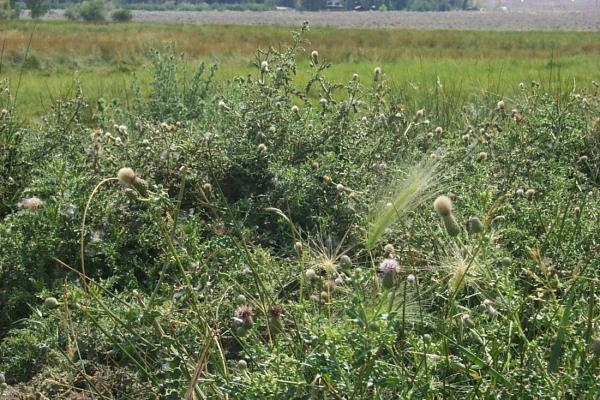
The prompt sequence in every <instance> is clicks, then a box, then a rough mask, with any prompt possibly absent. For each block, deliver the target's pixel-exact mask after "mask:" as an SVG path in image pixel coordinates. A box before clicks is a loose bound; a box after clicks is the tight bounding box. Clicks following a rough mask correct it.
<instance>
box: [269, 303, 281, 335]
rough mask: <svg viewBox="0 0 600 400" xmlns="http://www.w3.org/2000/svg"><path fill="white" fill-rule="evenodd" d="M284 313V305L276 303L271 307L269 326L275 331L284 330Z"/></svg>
mask: <svg viewBox="0 0 600 400" xmlns="http://www.w3.org/2000/svg"><path fill="white" fill-rule="evenodd" d="M282 314H283V307H282V306H281V305H279V304H274V305H272V306H271V307H269V328H270V329H271V332H273V333H279V332H281V331H283V323H282V321H281V315H282Z"/></svg>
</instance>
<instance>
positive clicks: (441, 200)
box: [433, 196, 460, 237]
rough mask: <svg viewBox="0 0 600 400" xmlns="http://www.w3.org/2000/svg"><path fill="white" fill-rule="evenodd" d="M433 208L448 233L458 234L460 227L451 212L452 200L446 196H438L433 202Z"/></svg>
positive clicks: (451, 234)
mask: <svg viewBox="0 0 600 400" xmlns="http://www.w3.org/2000/svg"><path fill="white" fill-rule="evenodd" d="M433 208H434V209H435V211H436V212H437V213H438V215H439V216H440V217H441V218H442V221H443V222H444V226H445V227H446V232H448V235H450V236H452V237H454V236H458V234H459V233H460V227H459V226H458V223H457V222H456V219H455V218H454V215H453V214H452V200H450V198H449V197H448V196H438V198H436V199H435V201H434V202H433Z"/></svg>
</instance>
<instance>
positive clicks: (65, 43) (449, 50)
mask: <svg viewBox="0 0 600 400" xmlns="http://www.w3.org/2000/svg"><path fill="white" fill-rule="evenodd" d="M0 32H1V33H2V45H3V46H4V51H3V74H4V75H7V76H9V78H10V80H11V82H13V85H14V84H15V82H18V80H19V76H20V75H21V71H23V79H22V80H21V87H20V90H19V96H18V101H19V104H20V105H22V106H26V107H27V108H28V109H29V110H30V111H31V112H32V115H37V116H39V115H41V114H42V113H43V112H44V110H45V109H46V107H47V103H48V101H47V100H48V99H50V98H57V97H60V96H61V95H66V94H69V93H72V89H73V87H74V86H73V81H74V78H77V79H78V80H79V82H80V83H81V85H82V86H83V87H84V89H85V92H86V93H87V94H88V95H89V96H90V97H92V98H96V97H98V96H100V95H102V96H104V97H105V98H113V97H119V98H121V97H126V96H127V91H129V90H130V86H131V85H130V82H131V80H132V76H133V73H135V74H137V76H138V79H139V80H140V82H142V83H146V82H147V81H148V79H149V76H150V75H149V73H148V69H147V65H148V61H149V60H148V57H147V54H148V51H149V50H150V49H151V48H159V49H160V48H164V47H165V46H167V45H173V46H174V48H175V49H176V52H178V53H179V52H180V53H184V54H185V55H186V60H187V61H186V63H187V64H188V65H189V66H190V69H193V68H191V67H192V66H193V65H195V64H197V63H198V62H200V61H205V62H207V63H216V64H218V65H219V70H218V78H219V79H221V80H225V79H231V78H233V77H234V76H237V75H241V76H246V75H247V74H248V73H250V72H253V71H255V68H256V67H255V66H253V65H252V64H253V62H254V56H255V52H256V50H257V49H258V48H261V49H265V50H266V49H268V48H269V47H271V46H273V47H275V48H277V47H281V46H282V45H284V44H285V43H287V42H289V40H290V30H289V28H286V27H268V26H255V27H248V26H194V25H159V24H122V25H119V24H106V25H93V26H88V25H85V24H79V23H70V22H45V23H39V24H34V23H32V22H22V21H20V22H12V23H4V24H3V25H2V26H1V27H0ZM307 39H308V40H309V41H310V42H312V43H314V45H308V46H307V53H308V52H310V51H311V50H312V49H316V50H318V51H319V52H320V54H321V57H322V58H323V59H324V60H326V61H330V62H331V63H332V67H331V68H330V69H329V70H328V71H327V72H326V75H327V76H329V77H336V78H337V77H346V78H347V79H350V77H351V76H352V74H353V73H358V74H360V75H361V76H366V75H370V74H371V73H372V71H373V68H375V67H376V66H380V67H382V68H383V71H384V73H385V74H386V75H387V76H388V77H389V78H390V80H391V81H393V82H394V83H395V84H396V85H397V86H398V87H399V88H404V89H405V90H407V91H409V92H411V91H412V92H414V93H415V94H416V95H417V96H418V94H419V93H420V92H421V93H422V92H428V91H430V90H432V88H433V87H435V86H439V85H438V82H439V83H441V85H442V86H443V87H445V91H446V93H447V94H448V95H449V96H452V97H455V98H461V97H464V96H466V95H467V93H468V94H473V93H475V92H479V93H482V92H486V91H489V92H492V93H497V94H504V95H511V94H513V93H514V92H515V91H516V90H517V86H518V84H519V83H520V82H523V81H524V82H530V81H532V80H535V81H539V82H540V83H542V84H544V85H546V86H548V88H549V89H551V90H553V91H565V92H568V91H569V90H571V89H572V88H573V87H581V86H587V85H589V84H590V82H591V81H592V80H600V72H598V68H597V66H598V65H600V33H598V32H541V31H540V32H526V33H524V32H485V31H483V32H481V31H479V32H477V31H410V30H368V29H334V28H315V29H312V30H311V32H310V33H308V34H307ZM28 46H29V47H28ZM27 50H28V51H27ZM25 54H28V58H27V61H25V62H24V58H25ZM308 59H309V57H308V54H306V55H305V56H304V57H302V55H300V57H299V60H298V75H299V77H298V81H297V82H298V84H299V85H303V84H304V83H306V81H307V80H308V77H309V72H308V70H309V68H308V64H309V60H308Z"/></svg>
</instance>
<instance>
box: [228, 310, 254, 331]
mask: <svg viewBox="0 0 600 400" xmlns="http://www.w3.org/2000/svg"><path fill="white" fill-rule="evenodd" d="M253 316H254V312H253V311H252V307H250V306H249V305H246V304H242V305H241V306H239V307H238V308H237V309H236V310H235V313H234V318H233V320H234V321H235V323H236V324H237V329H236V333H237V334H238V335H240V336H243V335H245V334H246V332H247V331H248V329H250V328H251V327H252V325H253V324H254V320H253V318H252V317H253Z"/></svg>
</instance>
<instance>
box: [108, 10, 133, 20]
mask: <svg viewBox="0 0 600 400" xmlns="http://www.w3.org/2000/svg"><path fill="white" fill-rule="evenodd" d="M110 17H111V18H112V20H113V21H115V22H129V21H131V19H132V18H133V14H132V13H131V11H130V10H127V9H124V8H121V9H118V10H114V11H113V12H112V13H111V14H110Z"/></svg>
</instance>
